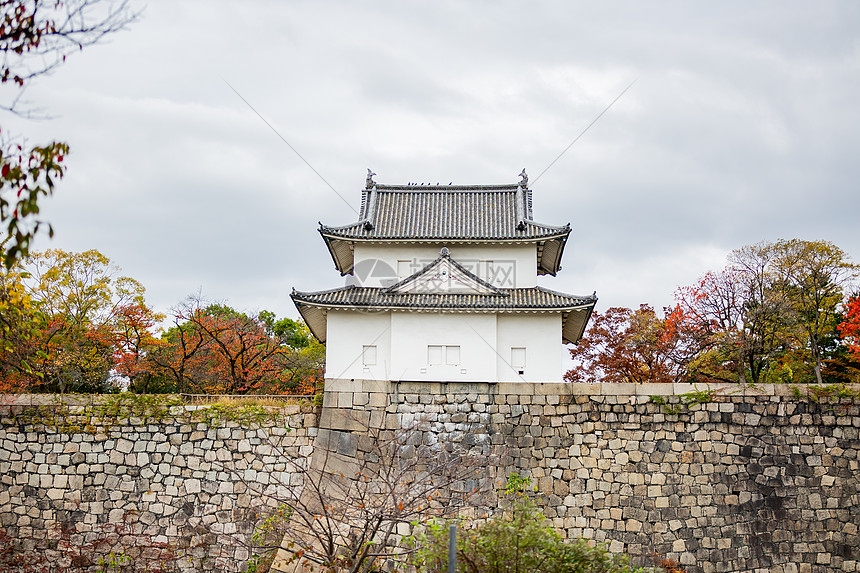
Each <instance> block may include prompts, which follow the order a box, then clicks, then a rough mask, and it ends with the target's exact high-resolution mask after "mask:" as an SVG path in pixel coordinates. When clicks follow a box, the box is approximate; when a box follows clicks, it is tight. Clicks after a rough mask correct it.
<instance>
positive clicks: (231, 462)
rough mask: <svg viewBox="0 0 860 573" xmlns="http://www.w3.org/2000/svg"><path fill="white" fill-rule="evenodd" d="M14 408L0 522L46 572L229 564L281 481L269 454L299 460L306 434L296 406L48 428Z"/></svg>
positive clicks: (307, 424) (0, 485)
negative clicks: (164, 563)
mask: <svg viewBox="0 0 860 573" xmlns="http://www.w3.org/2000/svg"><path fill="white" fill-rule="evenodd" d="M49 410H50V409H48V410H44V409H43V410H42V412H43V413H45V412H49ZM26 411H27V410H26V409H25V408H21V407H9V406H6V407H4V408H0V418H2V425H0V529H2V530H3V531H5V533H6V534H7V535H8V536H9V539H11V540H14V542H15V543H18V544H20V546H21V547H23V548H24V549H25V550H26V556H27V558H29V559H32V560H33V561H34V563H39V560H41V559H43V558H44V559H45V560H46V561H45V563H47V564H48V567H49V568H48V569H45V570H49V571H66V570H70V569H74V570H79V571H82V570H86V569H85V567H86V566H87V565H92V564H98V563H99V562H100V561H101V562H104V563H110V562H111V560H113V561H114V562H118V563H122V559H125V558H132V557H136V556H138V557H141V560H142V561H145V562H147V563H148V564H149V565H150V567H151V569H148V570H151V571H157V570H158V568H157V566H158V561H159V559H167V560H169V562H170V563H169V564H173V563H174V562H175V563H176V564H177V565H178V566H179V569H180V570H181V571H189V572H190V571H238V570H240V569H241V568H242V567H244V565H245V564H246V562H247V559H248V551H247V546H246V544H247V543H248V542H249V541H250V535H251V533H252V531H253V527H254V524H255V523H256V522H257V520H258V516H259V514H260V512H261V510H262V509H264V506H266V504H270V505H271V503H272V500H273V499H274V497H277V494H278V487H279V482H280V480H289V479H290V475H289V469H290V467H289V466H288V465H285V463H284V461H283V456H282V455H281V453H283V454H286V455H289V456H292V457H294V458H299V459H302V458H307V457H308V456H309V455H310V452H311V449H312V446H311V444H312V441H313V439H314V436H315V435H316V417H315V416H314V415H313V414H303V413H301V412H299V407H298V406H292V407H290V406H288V407H287V409H286V410H285V411H284V416H283V417H282V418H280V419H278V420H277V421H270V422H269V423H267V425H266V426H265V427H262V428H259V427H254V426H253V425H251V427H248V426H249V425H248V424H241V425H240V424H239V423H236V422H219V421H217V420H215V421H212V422H199V421H194V420H193V419H191V418H190V417H188V416H185V417H178V418H176V419H168V420H163V421H154V420H141V419H133V418H132V419H126V420H121V421H119V422H118V423H116V424H110V425H107V424H104V423H103V422H101V421H99V420H89V419H76V418H74V417H72V418H68V419H63V420H61V421H60V422H62V424H63V426H62V427H59V428H58V427H52V424H50V423H49V424H47V425H46V424H40V423H35V422H33V421H32V419H30V421H25V422H22V420H27V419H28V417H27V416H25V415H24V412H26ZM45 415H46V417H50V416H49V414H45ZM54 422H56V420H54ZM93 423H94V424H95V425H94V426H89V427H86V428H84V427H83V426H87V425H89V424H93ZM54 426H55V425H54ZM76 427H81V429H78V430H76V429H75V428H76ZM261 492H264V493H265V494H267V495H272V496H274V497H273V498H269V497H267V495H260V493H261ZM111 554H113V556H111ZM141 554H142V555H141ZM33 570H34V571H35V570H38V571H42V570H43V569H42V568H41V566H40V567H38V568H35V569H33ZM111 570H113V569H111Z"/></svg>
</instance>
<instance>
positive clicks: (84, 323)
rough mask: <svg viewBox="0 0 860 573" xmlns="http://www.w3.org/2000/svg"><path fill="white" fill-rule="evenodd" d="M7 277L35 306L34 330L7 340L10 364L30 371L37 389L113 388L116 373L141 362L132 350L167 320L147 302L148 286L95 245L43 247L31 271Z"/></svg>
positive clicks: (22, 372)
mask: <svg viewBox="0 0 860 573" xmlns="http://www.w3.org/2000/svg"><path fill="white" fill-rule="evenodd" d="M6 276H7V277H10V279H9V280H7V282H8V283H9V285H10V286H7V287H6V289H5V290H6V291H7V292H12V293H14V292H16V289H17V291H20V292H22V293H24V295H25V298H23V299H22V298H21V297H20V296H19V297H18V298H19V299H21V300H22V303H21V304H19V305H18V307H19V308H20V309H22V310H20V312H21V313H23V312H24V311H25V310H24V309H26V312H27V313H28V314H27V315H26V323H27V326H28V330H26V331H23V332H22V333H21V335H16V336H15V338H14V340H13V339H12V338H11V336H7V338H6V339H5V342H6V344H7V348H11V349H13V352H11V353H10V352H7V353H6V356H7V358H10V360H9V361H8V363H7V365H6V368H7V372H12V371H15V372H17V373H18V375H19V376H25V377H26V378H27V384H26V385H27V387H28V388H29V389H30V390H31V391H49V392H57V391H59V392H66V391H70V390H74V391H78V392H82V391H86V392H92V391H104V390H109V389H110V386H109V384H108V381H109V378H110V376H111V372H112V371H115V370H117V366H118V364H126V365H133V364H136V361H137V358H134V359H132V358H131V356H134V355H135V353H137V354H139V353H140V351H141V349H142V347H143V346H145V344H146V343H147V342H148V341H149V340H151V339H152V338H153V334H152V332H153V329H154V327H155V324H156V323H157V322H158V321H159V320H161V316H160V315H157V314H155V313H154V312H152V311H151V310H150V309H149V308H148V307H147V306H146V303H145V300H144V293H145V291H144V288H143V285H141V284H140V283H139V282H138V281H136V280H134V279H132V278H130V277H127V276H123V275H121V271H120V269H119V267H117V266H116V265H113V264H111V262H110V260H109V259H108V258H107V257H105V256H104V255H102V254H101V253H99V252H98V251H95V250H90V251H86V252H84V253H69V252H65V251H60V250H51V251H46V252H44V253H36V254H34V255H33V256H32V258H31V259H30V260H29V264H28V265H27V266H26V268H25V272H20V273H17V275H12V274H10V273H7V275H6ZM12 276H14V277H15V278H16V281H17V282H16V283H14V284H13V283H12V282H11V277H12ZM24 303H26V306H23V304H24ZM123 373H124V372H123ZM7 379H8V376H7Z"/></svg>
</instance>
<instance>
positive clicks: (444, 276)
mask: <svg viewBox="0 0 860 573" xmlns="http://www.w3.org/2000/svg"><path fill="white" fill-rule="evenodd" d="M386 291H387V292H392V293H402V294H410V293H433V294H502V290H501V289H498V288H496V287H494V286H493V285H491V284H490V283H488V282H486V281H484V280H482V279H481V278H479V277H478V276H476V275H475V274H473V273H471V272H470V271H469V270H467V269H466V268H465V267H463V266H462V265H460V264H459V263H457V262H456V261H454V260H453V259H452V258H451V256H450V255H449V254H448V249H447V248H443V249H442V253H441V254H440V256H439V258H438V259H436V260H435V261H433V262H432V263H430V264H429V265H427V266H426V267H424V268H423V269H421V270H420V271H418V272H417V273H415V274H413V275H412V276H410V277H407V278H405V279H403V280H402V281H400V282H399V283H396V284H394V285H392V286H390V287H388V288H387V289H386Z"/></svg>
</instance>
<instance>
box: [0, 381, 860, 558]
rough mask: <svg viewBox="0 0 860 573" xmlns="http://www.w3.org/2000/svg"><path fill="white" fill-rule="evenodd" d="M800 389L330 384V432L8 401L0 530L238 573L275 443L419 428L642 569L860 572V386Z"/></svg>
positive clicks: (1, 438)
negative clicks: (67, 412) (140, 550)
mask: <svg viewBox="0 0 860 573" xmlns="http://www.w3.org/2000/svg"><path fill="white" fill-rule="evenodd" d="M802 394H803V396H800V397H798V396H795V395H794V391H793V390H792V389H791V388H790V387H787V386H762V387H758V388H755V389H752V388H747V389H742V390H740V391H739V390H738V389H737V388H736V387H727V388H719V389H716V393H715V394H714V395H709V394H706V393H696V392H695V389H694V388H693V387H691V386H689V385H680V384H679V385H656V384H655V385H642V386H628V385H619V384H616V385H599V384H597V385H570V384H464V383H414V382H411V383H407V382H401V383H397V382H390V383H389V382H380V381H361V380H328V381H327V382H326V394H325V399H324V407H323V409H322V412H321V414H320V415H319V430H317V428H316V427H315V425H316V421H317V420H316V416H315V415H313V414H307V413H306V414H302V413H300V412H298V410H297V408H295V409H293V410H292V411H290V412H289V416H287V418H286V420H284V422H283V423H280V424H272V425H269V426H266V427H264V428H262V429H249V428H248V427H243V425H240V424H237V423H227V424H225V425H220V426H219V425H218V424H214V425H213V424H208V423H203V422H189V421H188V420H181V419H179V420H166V421H162V422H155V421H153V420H149V421H146V420H135V419H130V420H125V421H123V422H121V423H120V424H112V425H109V426H102V427H97V428H95V429H93V428H88V429H87V430H86V431H84V430H80V431H70V429H69V428H68V427H67V428H63V429H51V428H50V427H47V426H45V425H38V424H31V423H20V419H16V418H13V417H11V416H9V415H8V412H7V415H5V416H0V417H2V418H3V420H2V425H0V528H2V529H3V530H5V531H6V532H7V533H8V534H9V535H10V536H12V537H14V538H17V539H18V540H20V541H22V542H24V543H26V544H27V547H29V548H32V549H33V550H34V553H37V552H38V551H45V550H46V548H47V550H48V551H49V552H50V551H53V552H54V556H57V555H59V554H60V553H61V551H60V549H62V544H63V543H65V542H67V541H70V542H72V544H73V545H75V546H78V547H92V546H94V544H95V543H96V542H97V541H98V540H99V539H101V538H103V537H105V532H106V530H109V529H110V528H116V527H117V525H118V524H122V523H123V520H124V519H132V521H133V522H134V523H133V526H134V530H133V531H134V535H126V537H125V542H126V543H128V542H132V543H135V542H137V541H142V542H145V543H146V542H148V543H150V545H152V544H160V543H165V544H169V545H171V546H173V547H176V548H178V549H179V550H181V555H180V558H179V563H180V565H181V566H182V568H183V569H184V570H186V571H222V570H223V571H235V570H241V568H242V567H243V566H244V563H245V561H246V558H247V551H246V550H245V549H244V548H243V547H242V545H241V543H239V542H240V541H242V540H247V539H248V537H249V535H250V530H251V527H252V522H253V520H254V518H255V517H256V515H257V513H258V509H259V508H258V506H257V505H256V504H261V503H264V502H265V499H263V498H261V496H259V495H257V494H256V493H255V492H253V491H251V490H249V488H248V484H251V485H252V486H254V488H259V489H266V488H273V487H275V484H276V482H277V481H278V480H290V479H291V475H289V473H288V471H287V470H288V469H289V468H288V466H287V465H285V464H284V463H283V458H282V457H281V456H280V455H276V452H275V451H274V450H273V449H271V446H270V445H269V442H270V440H272V439H273V440H274V441H275V442H276V443H277V444H280V445H282V446H283V447H284V448H285V453H286V454H289V455H290V456H292V457H294V458H298V459H300V460H301V459H303V458H306V457H307V456H308V455H309V454H310V453H311V451H312V450H313V449H314V446H312V443H313V442H314V440H315V439H316V438H315V436H318V435H319V436H320V437H319V439H317V441H322V442H325V443H327V444H340V445H342V444H346V443H351V442H354V440H353V438H355V435H356V434H358V435H361V434H363V433H366V431H367V428H368V427H369V426H370V427H376V428H383V427H384V428H398V427H400V428H409V427H415V428H416V429H415V431H416V432H419V433H420V436H416V440H415V443H421V444H425V445H428V446H431V447H441V446H443V445H446V444H459V445H462V446H463V447H465V448H467V449H471V450H473V451H475V452H478V453H481V454H485V455H487V456H488V461H489V462H490V463H489V464H488V466H489V467H488V472H489V473H490V475H491V476H492V477H493V478H495V479H496V480H503V479H504V477H505V476H507V475H509V474H510V473H511V472H514V471H515V472H518V473H520V474H522V475H525V476H528V477H531V478H532V480H533V483H535V484H536V485H537V486H538V489H539V491H540V492H541V496H540V499H541V503H542V504H543V507H544V511H545V513H546V515H547V516H548V517H549V518H550V519H551V520H552V522H553V523H554V524H555V526H556V527H557V528H558V529H559V531H561V532H562V533H563V534H564V535H565V536H567V537H571V538H573V537H585V538H588V539H593V540H596V541H600V542H605V543H607V544H608V545H609V547H610V548H611V549H612V550H614V551H623V552H626V553H628V554H630V555H632V556H633V558H634V562H635V563H636V564H643V565H646V564H650V563H651V561H650V555H651V554H652V553H653V554H658V555H661V556H667V557H669V558H672V559H675V560H677V561H679V562H681V563H682V564H683V565H684V566H685V569H686V570H687V571H688V572H690V573H699V572H706V573H710V572H741V571H743V572H747V571H749V572H765V571H766V572H780V573H799V572H803V573H814V572H815V573H817V572H825V571H827V572H830V571H860V534H858V526H860V484H858V475H860V458H858V454H860V401H858V399H857V398H856V397H852V396H856V395H857V389H853V391H852V392H848V394H852V396H848V397H836V396H834V397H820V398H815V399H813V398H810V397H809V396H808V394H807V392H806V390H803V392H802ZM661 402H662V403H661ZM0 413H2V412H0ZM287 428H289V429H290V431H289V432H287V431H286V429H287ZM61 430H62V431H61ZM323 437H324V438H325V439H322V438H323ZM317 448H318V450H319V451H321V448H320V447H319V444H318V445H317ZM341 453H344V454H349V452H347V451H346V450H344V452H341ZM145 543H144V544H145ZM115 547H117V548H121V547H122V544H115ZM104 551H107V549H106V548H105V549H104ZM91 557H93V556H91Z"/></svg>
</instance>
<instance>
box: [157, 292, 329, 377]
mask: <svg viewBox="0 0 860 573" xmlns="http://www.w3.org/2000/svg"><path fill="white" fill-rule="evenodd" d="M173 321H174V326H173V327H171V328H170V329H169V330H168V331H167V332H165V333H164V335H163V336H162V338H161V340H159V341H158V343H157V344H156V345H155V346H154V347H153V349H152V351H151V352H150V353H149V354H148V356H147V359H146V362H147V364H148V372H149V373H150V374H151V375H153V376H160V377H161V378H162V379H167V380H170V381H171V382H172V384H173V385H174V387H175V388H176V390H177V391H180V392H187V391H192V392H205V393H231V394H232V393H249V392H254V393H260V392H264V393H282V392H284V391H287V390H295V389H296V388H298V387H301V388H302V390H303V391H304V393H313V390H314V388H315V385H316V381H317V380H318V379H320V378H321V374H322V369H321V361H322V360H323V353H322V351H321V348H322V345H320V344H319V343H316V342H315V341H313V340H312V339H311V337H310V335H309V333H308V331H307V327H305V326H304V325H302V324H300V323H297V322H295V321H292V320H290V319H281V320H277V319H276V317H275V315H274V314H273V313H271V312H267V311H263V312H260V313H259V314H257V315H252V316H249V315H247V314H245V313H241V312H238V311H236V310H234V309H232V308H230V307H228V306H225V305H222V304H212V303H207V302H205V301H203V300H201V299H199V298H193V297H192V298H189V299H187V300H186V301H185V302H184V303H182V304H181V305H179V306H178V307H176V308H175V309H174V310H173Z"/></svg>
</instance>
